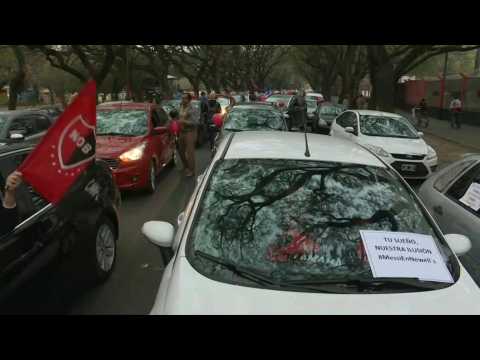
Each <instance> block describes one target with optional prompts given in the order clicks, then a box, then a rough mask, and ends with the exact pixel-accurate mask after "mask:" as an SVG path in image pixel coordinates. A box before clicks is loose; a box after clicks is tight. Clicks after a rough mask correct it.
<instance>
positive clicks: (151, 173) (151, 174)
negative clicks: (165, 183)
mask: <svg viewBox="0 0 480 360" xmlns="http://www.w3.org/2000/svg"><path fill="white" fill-rule="evenodd" d="M155 190H157V167H156V166H155V162H154V161H153V160H152V162H151V164H150V167H149V169H148V180H147V192H148V193H150V194H153V193H154V192H155Z"/></svg>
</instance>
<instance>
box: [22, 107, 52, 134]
mask: <svg viewBox="0 0 480 360" xmlns="http://www.w3.org/2000/svg"><path fill="white" fill-rule="evenodd" d="M29 117H30V118H31V120H32V123H33V133H32V135H30V136H27V137H26V138H25V140H33V141H36V140H40V139H41V138H42V137H43V136H44V135H45V134H46V133H47V131H48V129H49V128H50V126H51V125H52V121H51V120H50V119H49V118H48V116H46V115H43V114H34V115H30V116H29Z"/></svg>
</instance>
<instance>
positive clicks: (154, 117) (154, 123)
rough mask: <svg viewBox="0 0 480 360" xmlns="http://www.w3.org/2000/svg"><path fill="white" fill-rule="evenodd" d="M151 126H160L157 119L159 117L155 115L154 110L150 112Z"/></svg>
mask: <svg viewBox="0 0 480 360" xmlns="http://www.w3.org/2000/svg"><path fill="white" fill-rule="evenodd" d="M152 126H153V127H154V128H156V127H159V126H160V119H159V117H158V113H157V111H156V110H153V111H152Z"/></svg>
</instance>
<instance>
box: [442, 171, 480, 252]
mask: <svg viewBox="0 0 480 360" xmlns="http://www.w3.org/2000/svg"><path fill="white" fill-rule="evenodd" d="M472 183H477V184H480V163H477V164H476V165H475V166H473V167H471V168H470V169H469V170H468V171H466V172H464V173H463V174H462V175H461V176H459V177H458V178H457V179H456V180H455V181H454V182H453V183H452V184H451V185H450V186H449V188H448V189H447V191H446V192H445V193H444V194H443V199H442V201H441V202H440V203H439V204H438V205H435V206H434V207H433V211H434V213H435V216H436V217H438V218H439V219H441V220H440V221H439V222H440V223H441V228H442V231H443V232H444V233H446V234H462V235H465V236H467V237H469V238H470V240H471V242H472V246H473V248H472V254H475V255H476V256H477V258H478V259H480V211H479V210H475V209H472V208H470V207H469V206H468V205H466V204H464V203H462V202H461V201H460V199H462V197H463V196H464V195H465V193H466V192H467V190H468V188H469V187H470V185H472Z"/></svg>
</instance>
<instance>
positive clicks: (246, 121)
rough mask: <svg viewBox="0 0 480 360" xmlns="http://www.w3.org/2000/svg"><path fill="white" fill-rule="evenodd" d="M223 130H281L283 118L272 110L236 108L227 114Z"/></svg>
mask: <svg viewBox="0 0 480 360" xmlns="http://www.w3.org/2000/svg"><path fill="white" fill-rule="evenodd" d="M225 130H283V120H282V117H281V115H280V114H277V113H275V112H273V111H272V110H259V109H258V110H257V109H255V110H241V111H240V110H237V111H232V112H231V113H230V114H229V115H228V118H227V120H226V121H225Z"/></svg>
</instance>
